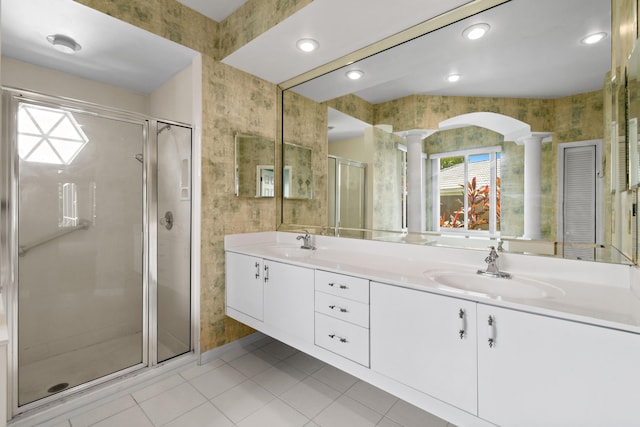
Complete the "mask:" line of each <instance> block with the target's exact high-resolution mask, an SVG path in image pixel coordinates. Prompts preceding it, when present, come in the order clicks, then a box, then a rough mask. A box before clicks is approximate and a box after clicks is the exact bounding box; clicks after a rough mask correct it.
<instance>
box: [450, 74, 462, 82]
mask: <svg viewBox="0 0 640 427" xmlns="http://www.w3.org/2000/svg"><path fill="white" fill-rule="evenodd" d="M460 77H462V76H461V75H460V74H449V75H448V76H447V81H448V82H450V83H455V82H457V81H458V80H460Z"/></svg>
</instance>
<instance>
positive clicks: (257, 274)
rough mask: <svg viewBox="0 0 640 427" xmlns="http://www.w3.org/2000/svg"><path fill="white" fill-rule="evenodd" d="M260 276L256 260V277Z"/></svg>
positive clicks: (258, 264)
mask: <svg viewBox="0 0 640 427" xmlns="http://www.w3.org/2000/svg"><path fill="white" fill-rule="evenodd" d="M259 277H260V263H259V262H257V261H256V279H257V278H259Z"/></svg>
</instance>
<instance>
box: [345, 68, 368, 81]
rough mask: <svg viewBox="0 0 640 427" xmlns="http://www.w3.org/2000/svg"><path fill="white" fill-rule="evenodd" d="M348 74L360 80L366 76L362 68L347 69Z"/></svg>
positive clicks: (349, 76) (353, 78) (352, 78)
mask: <svg viewBox="0 0 640 427" xmlns="http://www.w3.org/2000/svg"><path fill="white" fill-rule="evenodd" d="M346 76H347V77H348V78H350V79H351V80H359V79H361V78H362V76H364V72H363V71H360V70H349V71H347V73H346Z"/></svg>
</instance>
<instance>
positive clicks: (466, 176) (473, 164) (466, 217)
mask: <svg viewBox="0 0 640 427" xmlns="http://www.w3.org/2000/svg"><path fill="white" fill-rule="evenodd" d="M432 158H433V159H434V162H437V163H438V164H437V168H436V170H437V171H438V179H437V182H438V185H437V191H434V192H433V198H434V199H435V200H434V205H437V206H439V207H440V209H439V228H440V230H445V229H448V230H456V231H468V230H475V231H482V232H489V233H490V234H491V235H493V234H496V233H498V232H499V231H500V153H499V152H495V151H493V152H485V153H477V150H471V151H470V152H460V153H456V155H453V156H447V155H446V154H443V155H441V156H440V155H434V156H432Z"/></svg>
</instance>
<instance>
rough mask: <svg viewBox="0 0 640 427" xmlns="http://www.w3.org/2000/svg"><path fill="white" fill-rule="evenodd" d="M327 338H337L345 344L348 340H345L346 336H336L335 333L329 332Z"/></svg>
mask: <svg viewBox="0 0 640 427" xmlns="http://www.w3.org/2000/svg"><path fill="white" fill-rule="evenodd" d="M329 338H331V339H332V340H334V339H337V340H338V341H340V342H341V343H345V344H346V343H348V342H349V341H347V339H346V338H343V337H339V336H338V335H336V334H329Z"/></svg>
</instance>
